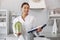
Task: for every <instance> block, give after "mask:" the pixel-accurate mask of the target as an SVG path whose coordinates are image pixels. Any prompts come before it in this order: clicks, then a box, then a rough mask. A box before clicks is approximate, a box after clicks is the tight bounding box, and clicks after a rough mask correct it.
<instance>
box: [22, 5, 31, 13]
mask: <svg viewBox="0 0 60 40" xmlns="http://www.w3.org/2000/svg"><path fill="white" fill-rule="evenodd" d="M29 8H30V7H29V6H28V5H23V7H22V12H24V13H25V14H28V12H29Z"/></svg>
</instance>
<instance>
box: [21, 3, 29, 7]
mask: <svg viewBox="0 0 60 40" xmlns="http://www.w3.org/2000/svg"><path fill="white" fill-rule="evenodd" d="M24 5H28V6H29V3H27V2H24V3H22V5H21V8H22V7H23V6H24Z"/></svg>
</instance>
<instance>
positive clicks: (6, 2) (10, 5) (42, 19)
mask: <svg viewBox="0 0 60 40" xmlns="http://www.w3.org/2000/svg"><path fill="white" fill-rule="evenodd" d="M24 1H26V0H2V2H1V9H8V10H10V11H15V12H16V13H19V12H20V10H19V9H20V8H19V5H21V3H22V2H24ZM59 4H60V3H59V0H46V6H47V8H48V9H53V8H56V7H60V6H59ZM20 13H21V12H20ZM30 14H31V15H34V16H36V18H37V19H38V20H37V25H39V24H44V23H46V22H47V21H48V11H47V9H44V10H30ZM46 31H48V29H46ZM50 31H51V29H50ZM10 32H12V31H11V29H10Z"/></svg>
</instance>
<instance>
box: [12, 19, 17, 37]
mask: <svg viewBox="0 0 60 40" xmlns="http://www.w3.org/2000/svg"><path fill="white" fill-rule="evenodd" d="M16 21H17V20H16V19H14V20H13V24H12V28H13V34H14V35H15V36H17V35H16V34H15V33H16V30H15V23H16Z"/></svg>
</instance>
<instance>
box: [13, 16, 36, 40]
mask: <svg viewBox="0 0 60 40" xmlns="http://www.w3.org/2000/svg"><path fill="white" fill-rule="evenodd" d="M17 21H20V22H21V23H22V30H21V33H22V35H23V37H24V39H25V40H34V39H33V33H27V32H28V31H30V30H31V29H32V28H34V27H36V24H35V23H36V19H35V18H34V17H33V16H30V15H28V16H26V18H25V21H24V20H23V19H22V17H21V16H19V17H17V18H15V19H14V20H13V33H14V35H15V36H17V35H16V34H15V33H16V31H15V28H14V25H15V23H16V22H17ZM20 40H21V39H20Z"/></svg>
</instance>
